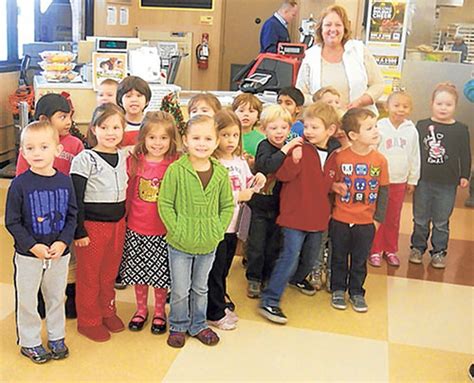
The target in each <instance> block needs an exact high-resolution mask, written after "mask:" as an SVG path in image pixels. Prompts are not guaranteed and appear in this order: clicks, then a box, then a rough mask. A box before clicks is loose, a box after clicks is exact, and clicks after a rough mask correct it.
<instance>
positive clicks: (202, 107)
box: [188, 93, 222, 118]
mask: <svg viewBox="0 0 474 383" xmlns="http://www.w3.org/2000/svg"><path fill="white" fill-rule="evenodd" d="M221 109H222V105H221V102H220V101H219V99H218V98H217V97H216V96H214V95H213V94H212V93H200V94H197V95H195V96H193V97H191V99H190V100H189V102H188V115H189V118H193V117H194V116H197V115H198V114H203V115H205V116H209V117H214V115H215V114H216V113H217V112H218V111H219V110H221Z"/></svg>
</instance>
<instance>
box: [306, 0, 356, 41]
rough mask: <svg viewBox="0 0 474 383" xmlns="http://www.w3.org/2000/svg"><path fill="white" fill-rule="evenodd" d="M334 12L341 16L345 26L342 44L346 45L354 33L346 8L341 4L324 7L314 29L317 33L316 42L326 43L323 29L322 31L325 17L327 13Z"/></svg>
mask: <svg viewBox="0 0 474 383" xmlns="http://www.w3.org/2000/svg"><path fill="white" fill-rule="evenodd" d="M333 12H334V13H335V14H336V15H338V16H339V17H340V19H341V21H342V24H343V26H344V35H343V36H342V45H344V44H345V43H346V42H347V41H348V40H349V39H350V38H351V35H352V32H351V22H350V21H349V17H348V16H347V11H346V9H345V8H344V7H343V6H341V5H331V6H329V7H327V8H325V9H323V11H322V12H321V13H320V15H319V17H318V21H317V23H316V26H315V29H314V31H315V34H316V42H317V43H319V44H324V39H323V31H322V30H323V22H324V19H325V17H326V16H327V15H329V14H330V13H333Z"/></svg>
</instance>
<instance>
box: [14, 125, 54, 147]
mask: <svg viewBox="0 0 474 383" xmlns="http://www.w3.org/2000/svg"><path fill="white" fill-rule="evenodd" d="M39 131H46V132H50V133H51V136H52V138H53V140H54V142H55V143H56V145H57V144H59V133H58V130H57V129H55V128H54V127H53V126H52V125H51V124H50V123H49V121H48V120H45V121H34V122H32V123H30V124H28V125H26V126H25V127H24V128H23V129H22V131H21V135H20V145H21V146H23V141H24V140H25V136H26V135H27V134H28V133H29V132H39Z"/></svg>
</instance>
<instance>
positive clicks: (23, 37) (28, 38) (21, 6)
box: [16, 0, 35, 57]
mask: <svg viewBox="0 0 474 383" xmlns="http://www.w3.org/2000/svg"><path fill="white" fill-rule="evenodd" d="M16 2H17V6H18V57H23V44H28V43H31V42H33V41H35V7H33V6H32V2H31V0H16Z"/></svg>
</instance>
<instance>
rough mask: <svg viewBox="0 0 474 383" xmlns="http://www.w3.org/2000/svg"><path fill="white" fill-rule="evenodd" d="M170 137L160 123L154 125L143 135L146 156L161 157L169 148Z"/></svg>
mask: <svg viewBox="0 0 474 383" xmlns="http://www.w3.org/2000/svg"><path fill="white" fill-rule="evenodd" d="M170 145H171V137H170V136H169V135H168V133H167V132H166V128H165V127H164V126H162V125H154V126H153V127H152V128H151V129H150V131H149V132H148V134H147V135H146V136H145V147H146V150H147V152H148V157H152V159H162V158H163V157H164V156H165V154H166V153H168V150H170Z"/></svg>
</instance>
